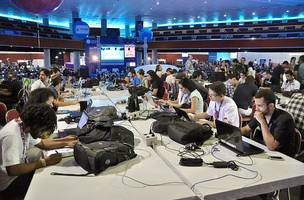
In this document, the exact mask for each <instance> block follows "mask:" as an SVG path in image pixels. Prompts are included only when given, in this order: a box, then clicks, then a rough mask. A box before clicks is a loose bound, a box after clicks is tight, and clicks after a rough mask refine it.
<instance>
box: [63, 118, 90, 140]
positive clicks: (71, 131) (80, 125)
mask: <svg viewBox="0 0 304 200" xmlns="http://www.w3.org/2000/svg"><path fill="white" fill-rule="evenodd" d="M88 121H89V116H88V114H87V113H86V112H83V113H82V115H81V117H80V120H79V122H78V124H77V128H69V129H64V130H63V131H60V132H58V137H59V138H63V137H66V136H68V135H76V136H78V135H80V134H81V129H82V128H83V127H84V126H85V125H86V124H87V123H88Z"/></svg>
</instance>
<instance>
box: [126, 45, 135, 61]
mask: <svg viewBox="0 0 304 200" xmlns="http://www.w3.org/2000/svg"><path fill="white" fill-rule="evenodd" d="M125 57H126V58H135V45H134V44H128V45H125Z"/></svg>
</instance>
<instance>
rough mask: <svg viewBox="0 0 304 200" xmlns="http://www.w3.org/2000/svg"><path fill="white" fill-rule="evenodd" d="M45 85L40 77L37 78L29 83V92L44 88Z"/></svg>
mask: <svg viewBox="0 0 304 200" xmlns="http://www.w3.org/2000/svg"><path fill="white" fill-rule="evenodd" d="M45 87H46V85H45V84H44V83H43V82H42V81H41V80H40V79H38V80H37V81H35V82H34V83H33V84H32V85H31V92H32V91H34V90H36V89H39V88H45Z"/></svg>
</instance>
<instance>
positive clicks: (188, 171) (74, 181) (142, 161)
mask: <svg viewBox="0 0 304 200" xmlns="http://www.w3.org/2000/svg"><path fill="white" fill-rule="evenodd" d="M124 92H125V91H120V92H116V93H115V92H109V93H108V96H109V97H110V98H111V99H112V101H114V102H116V101H119V100H121V99H122V98H126V95H125V93H124ZM93 100H94V104H93V105H95V106H98V105H107V104H111V103H112V102H111V101H110V100H109V99H108V98H107V97H104V96H95V97H93ZM124 107H125V106H121V107H120V108H119V109H120V110H123V111H124ZM65 109H66V108H65ZM68 109H72V110H75V109H76V107H75V106H74V107H73V106H71V107H69V108H68ZM152 122H153V120H152V119H149V120H137V121H133V122H132V123H130V122H128V121H123V122H117V123H119V124H120V125H122V126H125V127H126V128H129V129H130V130H132V131H133V133H134V136H135V144H136V145H135V152H136V153H137V154H138V156H137V157H136V158H135V159H133V160H130V161H125V162H123V163H120V164H119V165H117V166H114V167H111V168H108V169H107V170H105V171H104V172H102V173H100V174H99V175H97V176H92V177H69V176H54V175H51V173H52V172H61V173H85V171H84V170H83V169H82V168H81V167H79V166H77V164H76V163H75V161H74V158H73V157H70V158H65V159H63V161H62V162H60V163H59V164H58V165H56V166H49V167H47V168H42V169H39V170H37V171H36V173H35V175H34V177H33V180H32V183H31V185H30V188H29V190H28V192H27V195H26V198H25V199H26V200H36V199H41V198H42V197H43V199H46V200H48V199H50V200H53V199H58V200H60V199H76V200H77V199H79V200H80V199H93V200H95V199H96V200H97V199H119V200H120V199H128V200H129V199H164V200H165V199H194V198H195V196H197V197H199V198H201V199H221V200H225V199H227V200H228V199H239V198H244V197H250V196H255V195H257V194H263V193H267V192H272V191H274V190H278V189H282V188H288V187H292V186H297V185H303V184H304V164H303V163H301V162H298V161H296V160H294V159H292V158H290V157H287V156H285V155H283V154H281V153H279V152H270V151H268V150H267V149H266V147H265V146H263V145H261V144H257V143H255V142H254V141H251V140H249V139H247V138H244V140H247V141H248V142H250V143H252V144H254V145H257V146H259V147H261V148H263V149H265V150H266V153H265V154H260V155H255V156H251V157H250V158H249V157H244V158H240V157H237V156H236V154H235V153H233V152H231V151H230V150H228V149H226V148H224V147H222V146H220V145H216V147H215V148H216V150H217V151H215V152H214V154H213V155H212V154H211V152H210V151H211V149H212V147H214V145H215V142H216V140H215V139H211V140H210V141H208V142H207V143H206V144H205V145H204V146H203V148H202V149H203V150H204V152H205V154H204V155H203V156H202V158H203V160H204V161H205V162H213V161H217V160H218V159H222V160H225V161H229V160H235V161H237V164H239V165H240V169H239V170H238V171H232V170H231V169H229V168H226V169H215V168H213V167H209V166H207V165H205V164H204V165H203V166H202V167H183V166H180V165H179V159H180V158H179V156H178V155H177V154H178V151H179V150H180V149H181V148H182V147H183V146H182V145H180V144H178V143H176V142H174V141H172V140H170V139H169V138H168V137H166V136H162V137H161V136H158V141H159V144H158V145H156V146H154V148H151V147H148V146H146V143H145V140H144V138H145V136H144V134H147V133H149V130H150V125H151V123H152ZM71 126H76V124H74V125H67V124H65V122H60V123H58V129H64V128H66V127H71ZM135 128H136V129H135ZM213 149H214V148H213ZM268 155H279V156H281V157H283V158H284V160H283V161H273V160H269V159H268V158H267V157H268ZM241 163H243V164H241ZM251 163H253V164H251ZM248 164H250V165H248Z"/></svg>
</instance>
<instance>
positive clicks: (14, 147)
mask: <svg viewBox="0 0 304 200" xmlns="http://www.w3.org/2000/svg"><path fill="white" fill-rule="evenodd" d="M40 142H41V139H33V138H32V136H31V135H30V134H25V135H24V136H23V135H22V133H21V130H20V126H19V124H18V123H17V122H16V121H15V120H12V121H10V122H9V123H8V124H6V125H5V126H4V127H3V128H2V129H1V130H0V191H3V190H5V189H6V188H7V187H8V186H9V185H10V184H11V183H12V182H13V181H14V180H15V179H16V178H17V176H8V175H7V171H6V167H7V166H13V165H17V164H21V163H25V162H26V160H25V159H26V151H27V149H29V148H32V147H33V146H35V145H37V144H38V143H40Z"/></svg>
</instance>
